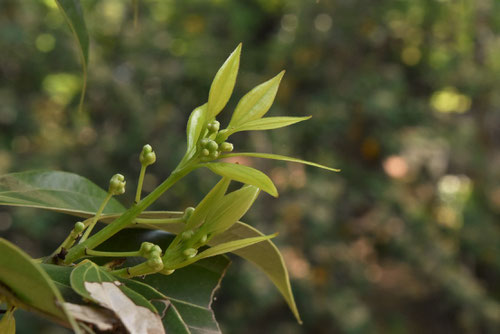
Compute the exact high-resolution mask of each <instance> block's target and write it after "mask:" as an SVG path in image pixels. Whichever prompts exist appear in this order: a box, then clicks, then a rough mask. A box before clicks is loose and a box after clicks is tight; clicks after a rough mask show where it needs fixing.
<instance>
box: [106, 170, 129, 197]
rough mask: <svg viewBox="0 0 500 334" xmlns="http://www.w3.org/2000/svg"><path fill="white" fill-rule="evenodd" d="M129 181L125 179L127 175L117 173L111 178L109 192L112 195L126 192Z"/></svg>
mask: <svg viewBox="0 0 500 334" xmlns="http://www.w3.org/2000/svg"><path fill="white" fill-rule="evenodd" d="M126 183H127V182H126V181H125V177H124V176H123V175H121V174H115V175H113V177H112V178H111V180H109V189H108V193H110V194H111V195H121V194H123V193H124V192H125V184H126Z"/></svg>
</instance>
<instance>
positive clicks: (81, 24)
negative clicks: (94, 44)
mask: <svg viewBox="0 0 500 334" xmlns="http://www.w3.org/2000/svg"><path fill="white" fill-rule="evenodd" d="M56 3H57V5H58V7H59V9H60V10H61V13H62V14H63V16H64V18H65V19H66V22H68V24H69V26H70V28H71V32H72V33H73V36H74V38H75V40H76V42H77V44H78V51H79V53H80V57H81V61H82V71H83V85H82V93H81V96H80V106H79V109H80V110H81V109H82V106H83V99H84V97H85V90H86V87H87V68H88V62H89V34H88V31H87V26H86V25H85V17H84V15H83V10H82V6H81V4H80V1H78V0H56Z"/></svg>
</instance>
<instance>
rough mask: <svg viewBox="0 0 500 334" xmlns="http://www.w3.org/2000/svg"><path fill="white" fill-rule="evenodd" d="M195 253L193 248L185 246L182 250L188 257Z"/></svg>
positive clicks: (193, 255)
mask: <svg viewBox="0 0 500 334" xmlns="http://www.w3.org/2000/svg"><path fill="white" fill-rule="evenodd" d="M197 253H198V251H197V250H196V249H194V248H187V249H185V250H184V251H183V252H182V254H184V255H185V256H186V257H187V258H188V259H190V258H192V257H195V256H196V254H197Z"/></svg>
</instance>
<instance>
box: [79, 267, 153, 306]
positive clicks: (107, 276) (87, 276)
mask: <svg viewBox="0 0 500 334" xmlns="http://www.w3.org/2000/svg"><path fill="white" fill-rule="evenodd" d="M117 280H118V278H117V277H115V276H114V275H112V274H111V273H109V272H108V271H106V270H104V269H102V268H101V267H99V266H98V265H97V264H95V263H93V262H92V261H89V260H84V261H82V262H80V263H79V264H78V265H77V266H76V268H75V269H73V271H72V272H71V275H70V284H71V287H72V288H73V290H75V292H77V293H78V294H79V295H81V296H82V297H84V298H87V299H90V300H92V301H94V302H95V303H98V304H99V301H97V300H95V298H94V297H93V296H92V295H91V294H90V292H89V291H88V288H87V286H86V283H94V282H95V283H103V282H111V283H113V282H116V281H117ZM119 289H120V290H121V291H122V292H123V293H124V294H125V295H126V296H127V297H129V298H130V299H131V300H132V301H133V302H134V303H135V304H136V305H137V306H143V307H145V308H147V309H149V310H150V311H152V312H154V313H158V311H157V310H156V308H155V307H154V306H153V305H152V304H151V303H150V302H149V301H148V300H147V299H146V298H144V297H143V296H142V295H140V294H138V293H137V292H135V291H133V290H131V289H129V288H128V287H127V286H126V285H120V286H119Z"/></svg>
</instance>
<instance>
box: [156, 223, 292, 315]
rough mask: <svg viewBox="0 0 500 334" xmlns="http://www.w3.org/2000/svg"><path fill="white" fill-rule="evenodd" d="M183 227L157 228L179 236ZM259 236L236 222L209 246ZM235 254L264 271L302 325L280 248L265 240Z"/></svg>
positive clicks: (210, 242) (175, 225) (174, 225)
mask: <svg viewBox="0 0 500 334" xmlns="http://www.w3.org/2000/svg"><path fill="white" fill-rule="evenodd" d="M183 225H184V224H169V225H163V226H161V227H157V228H159V229H162V230H164V231H168V232H171V233H175V234H178V233H180V232H182V230H183ZM258 236H264V234H262V233H261V232H260V231H258V230H257V229H255V228H253V227H252V226H250V225H247V224H245V223H242V222H236V223H235V224H234V225H233V226H231V227H230V228H229V229H228V230H226V231H225V232H223V233H221V234H219V235H216V236H215V237H213V238H212V239H211V240H209V242H208V244H209V245H210V246H217V245H219V244H221V243H226V242H230V241H234V240H240V239H245V238H252V237H258ZM233 253H234V254H236V255H238V256H241V257H242V258H244V259H245V260H247V261H249V262H250V263H252V264H254V265H255V266H256V267H257V268H259V269H260V270H262V271H263V272H264V274H266V276H267V277H269V279H270V280H271V281H272V282H273V283H274V285H275V286H276V288H277V289H278V290H279V291H280V293H281V294H282V296H283V298H284V299H285V300H286V302H287V304H288V306H289V307H290V310H291V311H292V313H293V314H294V315H295V317H296V318H297V321H298V322H299V323H302V321H301V320H300V315H299V311H298V310H297V306H296V304H295V300H294V298H293V293H292V288H291V285H290V279H289V276H288V271H287V269H286V265H285V261H284V260H283V257H282V256H281V253H280V251H279V249H278V247H276V245H275V244H274V243H273V242H272V240H265V241H263V242H260V243H257V244H254V245H251V246H248V247H245V248H242V249H238V250H235V251H233ZM202 261H205V260H202ZM199 263H200V262H196V263H194V264H192V265H191V266H188V267H185V268H184V269H182V270H185V269H188V268H191V267H193V266H196V265H197V264H199Z"/></svg>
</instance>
